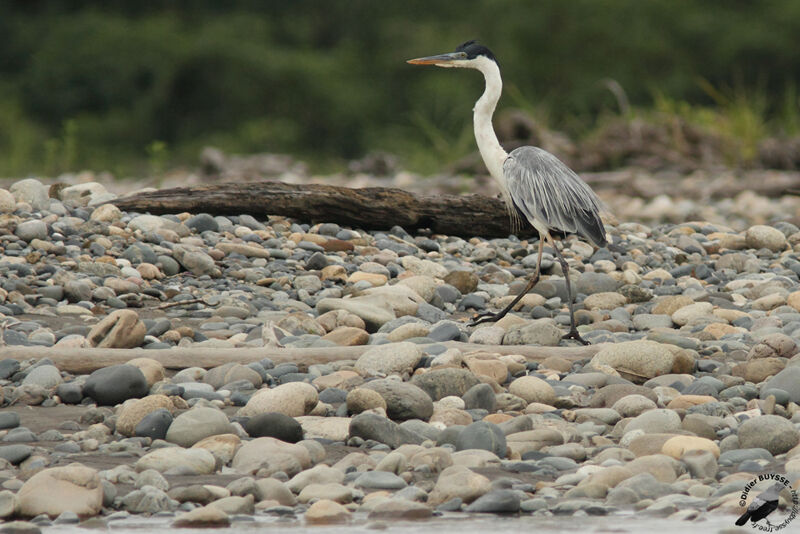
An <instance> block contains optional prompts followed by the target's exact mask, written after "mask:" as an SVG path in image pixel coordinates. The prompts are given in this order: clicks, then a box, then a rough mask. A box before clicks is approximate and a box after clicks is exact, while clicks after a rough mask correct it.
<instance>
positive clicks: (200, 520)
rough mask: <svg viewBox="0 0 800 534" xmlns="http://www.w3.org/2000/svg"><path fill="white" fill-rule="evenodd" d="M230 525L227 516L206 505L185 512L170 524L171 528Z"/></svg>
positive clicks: (217, 509)
mask: <svg viewBox="0 0 800 534" xmlns="http://www.w3.org/2000/svg"><path fill="white" fill-rule="evenodd" d="M230 524H231V520H230V518H229V517H228V514H226V513H225V512H223V511H222V510H220V509H219V508H217V507H214V506H211V505H206V506H203V507H200V508H195V509H194V510H191V511H189V512H186V513H185V514H183V515H182V516H180V517H178V518H177V519H176V520H175V521H173V522H172V526H173V527H179V528H198V527H227V526H229V525H230Z"/></svg>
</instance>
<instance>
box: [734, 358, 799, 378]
mask: <svg viewBox="0 0 800 534" xmlns="http://www.w3.org/2000/svg"><path fill="white" fill-rule="evenodd" d="M786 362H787V360H786V359H784V358H759V359H755V360H751V361H749V362H745V363H740V364H738V365H736V366H734V367H733V369H731V374H732V375H733V376H741V377H743V378H744V379H745V380H747V381H749V382H753V383H755V384H758V383H759V382H763V381H764V380H766V379H767V378H769V377H770V376H774V375H776V374H778V373H779V372H781V371H782V370H783V369H784V368H785V367H786Z"/></svg>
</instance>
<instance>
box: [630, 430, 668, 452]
mask: <svg viewBox="0 0 800 534" xmlns="http://www.w3.org/2000/svg"><path fill="white" fill-rule="evenodd" d="M674 437H675V434H644V435H641V436H637V437H635V438H633V439H632V440H631V442H630V444H628V450H629V451H631V452H632V453H633V454H635V455H636V456H637V457H639V456H649V455H651V454H660V453H661V449H662V448H663V447H664V444H665V443H666V442H667V441H669V440H670V439H672V438H674Z"/></svg>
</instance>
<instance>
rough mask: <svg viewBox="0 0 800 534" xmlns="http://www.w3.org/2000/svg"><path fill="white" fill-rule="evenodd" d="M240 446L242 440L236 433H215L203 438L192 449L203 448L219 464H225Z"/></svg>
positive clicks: (231, 458)
mask: <svg viewBox="0 0 800 534" xmlns="http://www.w3.org/2000/svg"><path fill="white" fill-rule="evenodd" d="M241 446H242V440H241V439H240V438H239V436H237V435H236V434H217V435H215V436H208V437H207V438H203V439H201V440H200V441H198V442H197V443H195V444H194V445H192V447H191V448H192V449H205V450H207V451H208V452H210V453H211V454H213V455H214V458H216V460H217V463H218V464H219V465H227V464H229V463H230V462H231V461H232V460H233V457H234V456H235V455H236V451H238V450H239V447H241Z"/></svg>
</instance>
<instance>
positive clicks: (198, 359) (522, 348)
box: [0, 341, 602, 374]
mask: <svg viewBox="0 0 800 534" xmlns="http://www.w3.org/2000/svg"><path fill="white" fill-rule="evenodd" d="M444 345H445V346H447V347H453V348H457V349H459V350H461V351H462V352H471V351H484V352H494V353H499V354H521V355H522V356H524V357H525V358H527V359H528V360H530V361H541V360H544V359H545V358H549V357H550V356H560V357H562V358H565V359H567V360H570V361H577V360H583V359H586V358H591V357H592V356H594V355H595V353H597V351H599V350H600V349H601V348H602V345H589V346H586V347H534V346H530V345H479V344H477V343H461V342H458V341H448V342H445V343H444ZM370 348H372V347H371V346H368V345H361V346H355V347H321V348H307V349H289V348H231V349H221V348H214V349H204V348H182V347H181V348H172V349H153V350H148V349H96V348H84V349H81V348H59V347H24V346H16V345H13V346H5V347H2V348H0V360H2V359H6V358H10V359H14V360H28V359H31V358H37V359H38V358H50V359H51V360H52V361H53V363H54V364H55V366H56V367H58V368H59V369H60V370H61V371H67V372H70V373H75V374H84V373H91V372H92V371H95V370H97V369H100V368H103V367H108V366H109V365H117V364H122V363H126V362H128V361H130V360H132V359H134V358H152V359H153V360H157V361H159V362H161V364H162V365H163V366H164V367H166V368H168V369H185V368H187V367H204V368H206V369H210V368H212V367H216V366H218V365H222V364H225V363H229V362H236V363H241V364H247V363H251V362H257V361H259V360H261V359H262V358H269V359H270V360H272V361H273V362H275V363H276V364H279V363H285V362H291V363H296V364H298V365H301V366H308V365H313V364H324V363H331V362H335V361H340V360H355V359H357V358H358V357H359V356H361V354H363V353H364V352H365V351H366V350H368V349H370ZM421 348H423V349H424V345H423V346H421Z"/></svg>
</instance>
